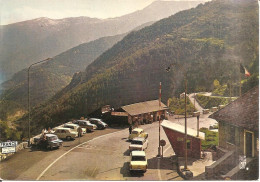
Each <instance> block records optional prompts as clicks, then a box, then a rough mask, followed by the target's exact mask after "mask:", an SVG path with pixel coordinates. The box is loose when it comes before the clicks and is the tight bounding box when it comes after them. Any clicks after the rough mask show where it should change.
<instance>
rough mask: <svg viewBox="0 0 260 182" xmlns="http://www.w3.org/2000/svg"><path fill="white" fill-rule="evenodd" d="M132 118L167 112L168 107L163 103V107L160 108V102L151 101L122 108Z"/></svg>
mask: <svg viewBox="0 0 260 182" xmlns="http://www.w3.org/2000/svg"><path fill="white" fill-rule="evenodd" d="M122 109H123V110H125V111H126V112H127V113H128V114H130V115H131V116H135V115H139V114H144V113H149V112H155V111H161V110H166V109H168V107H167V106H166V105H165V104H163V103H162V102H161V107H159V100H151V101H146V102H139V103H136V104H130V105H126V106H123V107H122Z"/></svg>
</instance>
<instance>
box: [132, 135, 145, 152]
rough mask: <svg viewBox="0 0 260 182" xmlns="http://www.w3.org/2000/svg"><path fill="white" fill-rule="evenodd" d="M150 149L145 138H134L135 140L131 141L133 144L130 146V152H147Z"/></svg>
mask: <svg viewBox="0 0 260 182" xmlns="http://www.w3.org/2000/svg"><path fill="white" fill-rule="evenodd" d="M147 147H148V140H147V139H146V138H143V137H136V138H133V140H132V141H131V144H130V145H129V150H130V151H133V150H140V151H142V150H145V149H147Z"/></svg>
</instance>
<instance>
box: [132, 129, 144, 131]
mask: <svg viewBox="0 0 260 182" xmlns="http://www.w3.org/2000/svg"><path fill="white" fill-rule="evenodd" d="M143 130H144V129H142V128H135V129H133V131H143Z"/></svg>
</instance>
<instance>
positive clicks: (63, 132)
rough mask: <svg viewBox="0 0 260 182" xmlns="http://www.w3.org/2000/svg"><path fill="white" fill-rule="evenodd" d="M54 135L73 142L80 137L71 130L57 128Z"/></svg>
mask: <svg viewBox="0 0 260 182" xmlns="http://www.w3.org/2000/svg"><path fill="white" fill-rule="evenodd" d="M54 134H55V135H57V136H58V137H59V138H61V139H66V140H72V139H74V138H75V137H77V136H78V132H74V131H71V129H70V128H56V130H55V132H54Z"/></svg>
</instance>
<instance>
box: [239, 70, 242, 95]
mask: <svg viewBox="0 0 260 182" xmlns="http://www.w3.org/2000/svg"><path fill="white" fill-rule="evenodd" d="M241 87H242V86H241V73H240V72H239V97H241Z"/></svg>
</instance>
